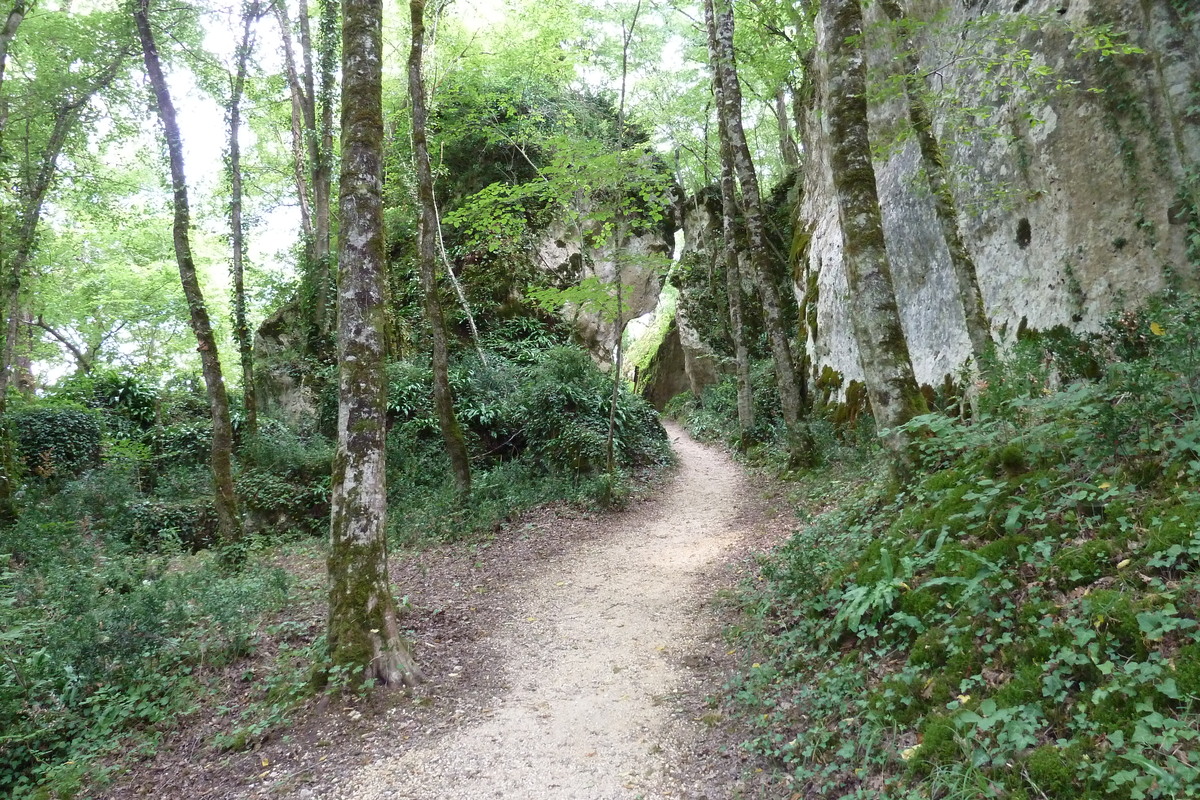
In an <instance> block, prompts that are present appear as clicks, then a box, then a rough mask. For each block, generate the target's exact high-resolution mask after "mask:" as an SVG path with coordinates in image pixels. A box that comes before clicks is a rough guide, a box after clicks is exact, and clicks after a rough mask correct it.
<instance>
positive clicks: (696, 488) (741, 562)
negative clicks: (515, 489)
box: [103, 426, 789, 800]
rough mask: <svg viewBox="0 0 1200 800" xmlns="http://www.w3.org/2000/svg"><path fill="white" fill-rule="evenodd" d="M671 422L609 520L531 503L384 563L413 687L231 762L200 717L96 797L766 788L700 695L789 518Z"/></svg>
mask: <svg viewBox="0 0 1200 800" xmlns="http://www.w3.org/2000/svg"><path fill="white" fill-rule="evenodd" d="M668 431H669V433H670V435H671V438H672V440H673V445H674V447H675V450H676V453H677V455H678V459H679V467H678V469H677V471H676V473H675V474H674V476H673V477H671V478H670V480H668V481H667V482H666V483H665V485H664V486H663V487H662V488H661V489H659V490H658V491H656V492H655V493H654V494H653V495H651V496H650V497H648V498H643V499H641V500H637V501H634V502H633V503H632V504H631V505H630V506H629V507H628V508H626V509H625V510H624V511H621V512H614V513H607V514H590V513H582V512H579V511H577V510H571V509H567V508H549V509H542V510H540V511H539V512H536V513H534V514H531V515H528V516H526V517H524V518H522V519H521V520H518V521H517V522H516V523H514V524H513V525H511V526H510V527H509V528H507V529H506V530H504V531H501V532H500V533H499V534H498V535H497V536H496V537H495V538H494V539H492V540H491V541H489V542H485V543H476V544H474V545H457V546H449V547H445V548H440V549H437V550H432V551H426V552H424V553H420V554H416V555H412V556H409V557H404V558H396V559H395V561H396V564H395V566H394V568H393V573H394V574H393V578H394V580H395V582H396V586H397V587H398V591H400V592H402V593H406V594H407V595H408V597H409V599H410V601H411V603H412V604H413V606H414V608H413V610H412V611H411V612H410V613H409V615H408V616H407V617H406V619H405V623H406V624H407V625H408V626H409V627H410V633H411V636H412V637H413V640H414V643H415V646H416V652H417V658H418V661H419V663H420V664H421V665H422V668H423V669H424V670H425V672H426V676H427V681H426V682H425V683H423V684H422V685H421V686H420V687H418V688H417V689H416V690H415V691H414V692H412V693H411V694H401V693H382V692H377V693H375V694H374V695H373V696H372V697H370V698H369V699H368V700H365V701H363V700H348V701H345V702H341V701H334V702H333V703H331V702H330V701H328V700H321V701H316V702H314V703H312V704H311V705H310V706H309V707H308V708H307V709H306V710H305V712H304V713H303V714H302V715H301V718H300V719H299V720H298V721H297V722H296V724H295V725H293V726H292V727H291V728H289V729H288V730H286V731H283V732H281V733H279V734H277V735H275V736H272V737H270V738H268V739H267V740H266V741H263V742H260V743H259V744H258V745H257V746H256V747H255V749H253V750H251V751H248V752H238V753H220V752H216V751H214V749H213V748H212V747H211V746H209V745H208V741H209V740H210V739H211V736H212V733H213V732H214V731H215V730H216V729H219V727H220V724H221V722H220V720H217V719H213V718H212V714H211V709H210V713H200V714H197V715H195V719H189V720H185V721H184V724H183V725H181V726H180V727H179V728H178V729H177V730H176V731H174V732H172V733H171V734H169V735H168V736H167V737H166V739H165V740H164V742H163V744H162V746H161V747H160V748H159V750H158V753H157V754H156V755H154V756H153V757H150V758H148V759H147V760H146V761H145V762H143V763H141V764H139V765H136V766H135V767H134V769H132V770H131V771H130V772H129V773H128V774H126V775H125V776H123V777H122V778H121V779H120V780H119V781H118V782H117V783H116V784H114V785H113V786H111V787H109V789H108V790H107V791H106V792H105V793H104V794H103V796H104V797H107V798H112V799H113V800H115V799H116V798H126V797H147V796H149V797H188V798H283V797H288V798H301V799H302V800H309V799H310V798H311V799H313V800H316V799H317V798H327V799H328V800H373V799H376V798H378V799H379V800H383V799H384V798H388V799H389V800H391V799H395V800H400V799H401V798H403V799H404V800H443V799H449V798H454V799H455V800H457V799H459V798H462V799H464V800H470V799H472V798H522V800H538V799H540V798H547V799H549V798H553V799H554V800H568V799H572V798H579V799H580V800H609V799H610V798H612V799H613V800H615V799H617V798H647V799H648V798H693V800H702V799H703V798H709V799H710V800H717V799H718V798H735V797H778V796H779V795H778V794H777V790H776V791H775V792H773V791H772V790H771V789H770V788H769V787H768V786H767V781H766V775H767V772H766V771H764V770H763V769H762V767H763V765H760V764H756V763H754V762H753V761H752V760H751V759H750V758H749V757H748V756H747V755H746V754H745V753H744V752H743V751H742V750H741V749H740V748H739V747H738V746H737V745H738V742H739V741H740V739H741V738H742V737H743V733H744V732H743V731H741V730H739V729H738V727H737V725H738V723H736V722H735V721H732V720H729V719H727V718H725V717H723V716H722V713H721V711H720V706H719V705H717V704H713V703H711V702H710V701H709V699H708V698H709V697H710V696H712V695H714V694H715V693H717V692H719V691H720V688H721V686H722V684H723V682H724V680H725V678H726V676H727V674H728V673H729V671H730V670H731V669H733V668H734V666H735V662H736V655H735V654H734V653H733V652H731V650H730V648H729V647H728V646H727V645H726V644H725V643H724V641H723V639H722V637H721V635H720V630H721V627H722V624H723V622H724V621H725V620H726V619H727V618H728V617H729V616H730V615H731V614H733V613H734V612H733V611H732V610H730V609H729V608H726V607H723V606H722V605H721V604H719V603H718V602H716V601H715V598H716V597H717V595H718V594H719V592H720V590H722V589H726V588H729V587H731V586H732V585H733V584H734V583H735V582H736V581H737V580H739V579H740V578H741V577H743V576H744V575H745V574H747V573H748V572H749V570H750V569H751V568H752V565H753V558H754V554H755V553H756V552H761V551H762V550H765V549H766V548H767V547H769V546H771V545H772V544H774V543H777V542H778V541H779V540H780V539H781V538H782V537H784V536H786V535H787V533H788V527H789V526H788V517H787V515H782V516H777V515H776V514H775V512H774V510H773V507H774V506H777V505H780V503H779V502H778V500H779V498H778V492H777V490H775V489H774V488H773V487H772V486H770V485H768V484H767V483H765V482H761V481H755V482H754V483H755V484H758V485H752V483H751V481H749V480H748V479H747V478H746V477H745V475H744V473H743V471H742V469H741V468H740V467H739V466H738V465H737V464H736V463H734V462H733V461H732V460H731V459H730V458H729V457H728V456H727V455H725V454H724V453H722V452H720V451H718V450H716V449H715V448H711V447H707V446H703V445H700V444H698V443H696V442H695V441H693V440H692V439H691V438H690V437H688V436H687V435H686V434H685V433H684V432H683V431H682V430H681V429H679V428H677V427H674V426H668ZM299 568H300V569H301V570H303V569H308V570H309V571H310V572H312V573H313V579H318V576H317V574H316V569H317V567H316V565H299ZM301 616H303V615H301ZM309 617H311V618H309V619H305V620H303V621H302V622H303V625H306V626H308V627H309V628H311V629H312V630H314V631H315V630H318V629H319V626H320V619H319V614H318V613H316V612H315V611H314V613H312V614H310V615H309ZM242 669H243V672H244V671H245V669H244V668H242ZM243 678H244V676H243ZM231 680H234V678H233V677H232V676H231ZM229 702H232V701H229Z"/></svg>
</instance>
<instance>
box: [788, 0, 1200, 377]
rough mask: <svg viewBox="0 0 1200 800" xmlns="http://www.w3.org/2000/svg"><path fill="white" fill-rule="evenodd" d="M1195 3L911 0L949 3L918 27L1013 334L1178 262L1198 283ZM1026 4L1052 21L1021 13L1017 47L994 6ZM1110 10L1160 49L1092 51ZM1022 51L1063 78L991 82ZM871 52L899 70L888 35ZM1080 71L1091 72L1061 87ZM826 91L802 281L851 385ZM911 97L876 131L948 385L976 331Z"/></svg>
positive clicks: (936, 373) (905, 317)
mask: <svg viewBox="0 0 1200 800" xmlns="http://www.w3.org/2000/svg"><path fill="white" fill-rule="evenodd" d="M877 6H878V4H872V7H873V8H874V9H875V13H876V14H878V13H880V12H879V10H878V8H877ZM1188 7H1189V4H1183V5H1181V4H1180V3H1178V2H1176V0H1145V1H1144V2H1142V1H1141V0H1139V1H1138V2H1134V0H1055V2H1047V0H1028V2H1027V1H1026V0H1016V2H1014V0H1006V2H1004V3H998V2H996V1H995V0H972V1H971V2H966V3H963V2H957V1H954V2H952V1H951V0H919V2H914V3H909V4H908V11H909V14H910V15H912V16H914V17H916V18H919V19H922V20H926V21H932V20H935V19H936V18H938V17H939V15H940V16H941V21H938V22H930V23H929V26H928V27H927V28H926V29H924V30H923V31H919V32H918V42H917V43H918V45H919V49H920V54H921V61H922V67H923V69H925V70H928V73H929V80H930V81H934V82H936V87H935V88H937V89H938V91H936V92H934V94H933V103H932V111H933V114H934V117H935V120H934V122H935V126H934V127H935V129H936V132H937V134H938V136H939V139H940V141H941V144H942V147H943V149H944V150H945V152H946V154H947V155H948V157H949V161H950V163H951V165H952V169H953V170H954V173H955V175H956V180H955V182H954V195H955V198H954V199H955V201H956V205H957V208H958V224H959V226H960V228H961V230H962V233H963V235H964V239H965V241H966V244H967V247H968V249H969V251H970V255H971V256H972V258H973V260H974V262H975V265H976V268H977V275H978V282H979V287H980V290H981V292H982V295H983V300H984V306H985V310H986V313H987V316H988V318H989V320H990V324H991V330H992V335H993V337H994V338H995V339H997V340H998V341H1000V342H1003V343H1007V342H1011V341H1012V340H1013V339H1014V338H1015V337H1016V336H1017V334H1018V333H1019V332H1021V331H1024V330H1026V329H1048V328H1052V327H1054V326H1058V325H1063V326H1067V327H1069V328H1071V329H1074V330H1077V331H1087V330H1095V329H1097V328H1098V327H1099V326H1100V325H1101V324H1102V323H1103V321H1104V319H1105V318H1106V317H1107V316H1109V315H1110V314H1111V313H1112V312H1113V311H1115V310H1117V309H1120V308H1123V307H1125V306H1126V305H1129V304H1135V303H1137V302H1139V301H1140V300H1142V299H1144V298H1145V297H1146V296H1147V295H1149V294H1151V293H1154V292H1156V291H1159V290H1161V289H1162V288H1164V287H1165V286H1166V285H1167V284H1168V281H1169V280H1171V279H1172V276H1174V277H1175V278H1177V279H1178V280H1179V281H1181V282H1182V283H1184V284H1185V285H1186V284H1188V283H1190V282H1193V281H1194V280H1195V275H1194V272H1195V267H1194V266H1192V265H1190V264H1189V254H1188V252H1187V248H1188V231H1189V225H1194V224H1195V216H1194V215H1195V213H1196V206H1197V190H1196V185H1195V183H1194V180H1195V179H1194V175H1195V170H1196V168H1197V164H1200V113H1198V112H1197V111H1196V109H1197V108H1200V97H1198V96H1197V92H1198V90H1197V88H1196V87H1197V86H1200V31H1198V30H1197V28H1198V26H1200V23H1198V22H1197V20H1196V18H1195V17H1194V16H1193V17H1192V18H1191V19H1185V18H1184V15H1183V13H1182V12H1181V10H1180V9H1184V8H1188ZM1014 9H1017V10H1019V11H1020V13H1021V14H1022V15H1024V17H1021V18H1020V19H1024V20H1028V21H1031V20H1038V24H1037V25H1036V26H1034V25H1033V24H1032V22H1028V21H1027V22H1022V23H1020V24H1017V25H1015V26H1014V28H1013V29H1014V30H1015V31H1016V44H1015V45H1014V44H1012V43H1008V44H1003V45H998V44H996V43H995V41H993V39H992V37H993V35H994V31H995V30H996V26H995V24H992V23H986V24H985V22H984V20H986V19H991V18H989V17H987V15H998V16H996V17H994V19H995V20H997V24H1003V23H1009V22H1015V21H1017V20H1018V17H1017V15H1016V14H1015V13H1014ZM876 21H879V20H878V17H877V19H876ZM1107 24H1111V25H1112V29H1113V30H1114V31H1124V32H1126V33H1127V34H1128V39H1129V41H1130V42H1131V43H1133V44H1135V45H1137V46H1138V47H1139V48H1141V49H1142V50H1143V51H1144V52H1143V53H1132V54H1124V55H1122V54H1110V55H1107V56H1105V55H1102V54H1100V53H1095V52H1090V53H1089V52H1086V50H1087V47H1086V39H1087V37H1086V36H1083V35H1080V34H1078V33H1077V31H1078V30H1080V29H1081V28H1082V27H1083V26H1097V25H1107ZM1072 28H1074V29H1075V30H1076V33H1073V32H1072ZM885 35H888V34H887V32H886V31H883V30H882V29H876V30H875V31H874V32H873V33H872V34H871V36H874V37H879V36H885ZM822 45H823V43H822V42H818V45H817V49H816V52H817V53H818V58H819V57H820V55H819V54H820V53H821V52H822V50H823V47H822ZM1014 48H1015V49H1017V50H1019V49H1028V50H1029V51H1030V52H1031V53H1032V54H1033V62H1032V64H1033V66H1035V67H1040V66H1045V67H1048V68H1049V75H1048V78H1047V79H1045V80H1041V81H1036V80H1035V81H1034V82H1035V83H1040V85H1038V86H1035V87H1029V88H1027V89H1015V90H1014V89H1013V88H1012V87H994V86H988V85H987V80H986V78H985V75H984V71H983V62H984V60H987V59H994V60H1001V59H1006V58H1009V59H1011V54H1012V52H1014ZM867 51H868V52H869V53H872V54H873V55H872V58H873V59H874V60H875V62H876V63H874V64H873V67H875V68H876V69H877V70H880V71H882V72H883V73H886V71H887V70H889V69H895V66H894V65H895V63H896V59H894V58H893V57H892V55H891V53H890V51H889V50H888V48H887V46H886V45H885V44H882V43H877V44H868V46H867ZM993 74H995V73H993ZM1062 81H1069V82H1073V84H1072V85H1070V86H1067V87H1065V88H1061V89H1059V90H1055V89H1054V86H1053V84H1055V83H1058V82H1062ZM1092 89H1098V90H1102V91H1090V90H1092ZM820 91H821V87H820V86H818V87H816V93H817V95H818V97H817V98H816V99H815V102H813V103H810V105H809V108H810V111H809V114H808V116H807V118H806V119H805V120H804V128H805V136H804V140H805V148H804V149H805V154H806V161H805V167H804V170H803V174H802V186H803V201H802V205H801V208H800V212H799V215H798V220H797V226H796V243H795V246H794V248H793V253H794V254H795V255H796V257H797V263H796V264H795V269H794V276H795V279H796V280H795V291H796V297H797V301H798V303H799V305H800V308H801V314H800V317H801V319H802V320H803V321H804V322H803V324H804V325H805V326H806V327H807V331H806V333H807V337H806V338H807V339H808V355H809V364H810V366H811V374H812V377H813V378H818V377H820V376H822V375H824V376H826V377H828V376H829V375H830V374H837V375H839V376H840V377H841V379H842V387H843V390H844V388H845V387H847V386H848V385H849V383H850V382H851V381H853V380H860V379H861V371H860V369H859V365H858V352H857V346H856V344H855V342H854V339H853V336H852V335H851V325H850V320H849V317H848V305H847V296H846V295H847V285H846V277H845V273H844V271H843V269H842V263H841V230H840V221H839V219H838V216H837V210H836V207H835V206H834V205H833V192H832V174H831V171H830V158H829V142H828V138H827V131H826V129H825V128H824V127H823V126H824V120H823V119H822V118H821V116H820V115H819V114H817V113H816V112H815V110H813V109H816V108H819V107H820V102H819V101H820V98H819V93H820ZM905 103H906V101H905V99H904V98H903V97H893V98H892V99H884V100H876V101H875V102H874V104H873V107H872V116H871V123H872V137H873V139H874V142H873V143H874V144H875V146H876V150H877V151H878V152H880V153H883V154H884V155H882V156H877V158H876V163H875V168H876V182H877V186H878V190H879V195H880V202H881V205H882V208H883V214H884V227H885V236H886V241H887V250H888V254H889V257H890V260H891V267H892V275H893V280H894V283H895V292H896V299H897V302H898V305H899V308H900V313H901V321H902V324H903V328H904V333H905V336H906V338H907V340H908V344H909V350H910V353H911V355H912V360H913V367H914V369H915V371H916V375H917V379H918V381H919V382H921V383H923V384H927V385H931V386H933V385H938V384H940V383H942V382H943V380H944V378H945V377H946V376H947V375H950V376H954V375H956V374H957V373H958V372H959V371H960V369H961V367H962V365H963V364H964V362H965V361H966V360H967V358H968V356H969V355H970V345H969V341H968V338H967V332H966V327H965V323H964V318H963V312H962V309H961V304H960V302H959V300H958V295H957V292H958V285H957V282H956V279H955V276H954V273H953V271H952V268H951V264H950V261H949V252H948V250H947V247H946V243H945V241H944V239H943V237H942V235H941V233H940V230H939V226H938V223H937V218H936V217H935V213H934V207H933V203H932V199H931V197H930V193H929V190H928V185H927V183H926V181H925V177H924V176H925V172H924V170H923V165H922V162H921V158H920V155H919V151H918V149H917V145H916V144H915V143H914V142H913V141H912V140H911V137H908V139H905V138H904V137H903V136H901V135H898V131H902V130H903V125H902V124H901V125H898V124H897V121H898V120H904V119H906V113H905ZM964 108H983V109H986V110H987V113H988V118H987V125H977V126H976V127H975V128H971V127H970V126H966V127H964V126H962V125H960V121H961V114H960V112H961V110H962V109H964ZM988 125H990V126H991V129H990V130H987V129H985V128H987V126H988ZM1189 172H1190V173H1191V174H1192V175H1193V183H1192V185H1191V186H1190V188H1189V186H1188V184H1187V176H1188V174H1189ZM1193 255H1194V254H1193Z"/></svg>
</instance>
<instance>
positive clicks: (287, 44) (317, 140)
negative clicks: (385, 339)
mask: <svg viewBox="0 0 1200 800" xmlns="http://www.w3.org/2000/svg"><path fill="white" fill-rule="evenodd" d="M272 9H273V10H274V12H275V18H276V20H277V21H278V23H279V29H280V32H281V34H282V36H283V55H284V70H285V73H286V76H287V81H288V88H289V90H290V93H291V99H292V154H293V159H294V171H295V181H296V195H297V198H298V200H299V203H300V230H301V233H302V234H303V236H304V257H305V265H304V274H305V275H304V280H305V284H306V286H307V292H306V293H307V294H308V295H310V296H309V297H306V298H305V302H306V303H307V304H308V305H309V308H308V309H307V311H308V313H309V316H310V322H311V324H312V327H313V330H314V333H316V335H317V336H318V337H323V336H324V335H325V334H326V333H328V332H329V330H330V327H331V325H332V313H331V308H330V302H329V296H328V286H329V283H330V280H331V269H332V258H331V253H332V249H331V248H332V224H331V213H330V212H331V206H332V186H333V106H334V102H335V95H336V91H337V90H336V85H335V84H336V79H337V76H336V71H335V65H336V63H337V50H336V45H337V18H338V14H337V12H338V2H337V0H322V2H321V4H320V12H319V21H318V29H317V34H318V36H317V43H316V45H317V53H316V55H315V56H314V52H313V51H314V44H313V36H312V30H311V27H312V26H311V24H310V21H309V7H308V2H307V0H300V7H299V10H298V18H297V28H298V29H299V44H300V64H297V63H296V56H295V49H294V46H293V41H292V25H291V22H290V21H289V19H288V14H287V8H286V6H285V4H284V1H283V0H272Z"/></svg>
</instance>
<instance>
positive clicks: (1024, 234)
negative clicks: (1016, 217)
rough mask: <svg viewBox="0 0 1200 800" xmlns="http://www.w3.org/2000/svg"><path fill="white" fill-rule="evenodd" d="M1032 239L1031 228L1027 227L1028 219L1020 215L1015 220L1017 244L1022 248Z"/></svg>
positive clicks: (1027, 245)
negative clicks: (1017, 220) (1018, 218)
mask: <svg viewBox="0 0 1200 800" xmlns="http://www.w3.org/2000/svg"><path fill="white" fill-rule="evenodd" d="M1032 241H1033V229H1032V228H1030V227H1029V219H1028V218H1026V217H1021V219H1020V221H1019V222H1017V244H1018V245H1019V246H1020V247H1021V249H1022V250H1024V249H1025V248H1026V247H1029V243H1030V242H1032Z"/></svg>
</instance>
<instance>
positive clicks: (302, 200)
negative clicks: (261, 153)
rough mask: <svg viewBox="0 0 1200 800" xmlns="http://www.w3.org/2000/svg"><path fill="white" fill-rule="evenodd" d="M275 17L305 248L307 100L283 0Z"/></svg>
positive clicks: (309, 228) (309, 233)
mask: <svg viewBox="0 0 1200 800" xmlns="http://www.w3.org/2000/svg"><path fill="white" fill-rule="evenodd" d="M271 7H272V9H273V10H274V11H275V19H276V21H277V22H278V23H279V33H280V35H281V36H282V37H283V67H284V74H285V75H286V76H287V82H288V87H289V89H290V91H291V97H292V161H293V170H292V172H293V177H294V179H295V182H296V201H297V202H298V203H299V204H300V235H301V236H303V237H304V241H305V247H306V248H308V247H309V245H310V243H311V242H312V240H313V223H312V206H311V205H310V197H309V195H310V186H309V179H308V164H307V149H306V145H305V140H306V138H307V132H306V129H305V124H304V121H305V118H306V116H307V110H306V109H307V108H308V105H309V100H308V98H307V97H305V95H304V85H303V84H302V83H301V82H300V73H299V71H297V69H296V55H295V53H294V51H293V50H292V30H291V23H290V22H289V21H288V17H287V8H286V7H285V6H284V4H283V0H272V6H271Z"/></svg>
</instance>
